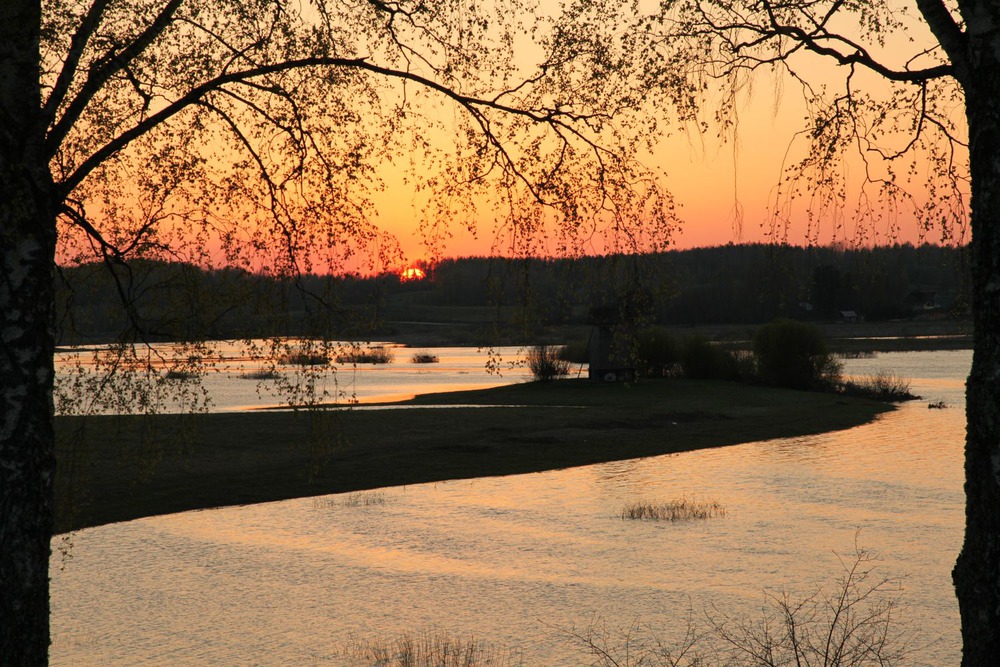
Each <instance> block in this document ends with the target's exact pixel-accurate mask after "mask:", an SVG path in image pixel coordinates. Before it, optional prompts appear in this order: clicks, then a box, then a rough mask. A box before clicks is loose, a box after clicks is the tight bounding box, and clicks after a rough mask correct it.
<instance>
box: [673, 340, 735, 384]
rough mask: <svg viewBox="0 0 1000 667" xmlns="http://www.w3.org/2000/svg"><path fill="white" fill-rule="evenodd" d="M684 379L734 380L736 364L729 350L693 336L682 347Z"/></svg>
mask: <svg viewBox="0 0 1000 667" xmlns="http://www.w3.org/2000/svg"><path fill="white" fill-rule="evenodd" d="M681 369H682V370H683V372H684V377H688V378H692V379H695V380H733V379H736V377H737V372H736V364H735V362H734V360H733V358H732V356H731V355H730V354H729V352H728V351H727V350H724V349H723V348H721V347H719V346H718V345H715V344H713V343H712V342H711V341H709V340H708V339H706V338H702V337H701V336H691V337H689V338H686V339H685V340H684V343H683V345H682V347H681Z"/></svg>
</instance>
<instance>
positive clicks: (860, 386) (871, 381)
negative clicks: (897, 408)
mask: <svg viewBox="0 0 1000 667" xmlns="http://www.w3.org/2000/svg"><path fill="white" fill-rule="evenodd" d="M842 392H843V393H845V394H848V395H850V396H864V397H865V398H874V399H876V400H879V401H886V402H890V403H893V402H897V401H912V400H914V399H917V398H920V397H919V396H916V395H914V394H913V393H911V392H910V381H909V380H907V379H906V378H903V377H900V376H898V375H896V374H895V373H893V372H891V371H888V370H885V369H880V370H877V371H875V372H874V373H872V374H871V375H868V376H866V377H863V378H859V379H855V380H848V381H847V382H844V383H843V385H842Z"/></svg>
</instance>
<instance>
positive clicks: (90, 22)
mask: <svg viewBox="0 0 1000 667" xmlns="http://www.w3.org/2000/svg"><path fill="white" fill-rule="evenodd" d="M110 2H111V0H95V2H94V4H92V5H91V6H90V11H88V12H87V15H86V16H85V17H84V18H83V20H82V21H81V22H80V27H79V28H78V29H77V31H76V33H74V35H73V39H72V40H71V41H70V47H69V53H68V54H66V62H64V63H63V67H62V70H60V71H59V78H57V79H56V83H55V86H53V87H52V92H50V93H49V97H48V99H47V100H46V101H45V105H44V106H43V107H42V118H44V119H45V127H49V126H50V125H51V124H52V120H53V119H54V118H55V116H56V111H57V110H58V109H59V105H60V104H62V103H63V100H64V99H65V98H66V93H67V92H68V91H69V87H70V85H71V84H72V83H73V78H74V77H75V76H76V72H77V68H78V67H79V66H80V58H81V57H83V52H84V50H85V49H86V48H87V42H89V41H90V38H91V37H92V36H93V34H94V29H95V28H97V26H98V25H99V24H100V22H101V16H103V14H104V10H105V9H106V8H107V6H108V4H109V3H110Z"/></svg>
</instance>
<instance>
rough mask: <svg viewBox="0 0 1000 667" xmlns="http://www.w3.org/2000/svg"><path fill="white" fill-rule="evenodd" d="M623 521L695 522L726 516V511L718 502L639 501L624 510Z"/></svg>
mask: <svg viewBox="0 0 1000 667" xmlns="http://www.w3.org/2000/svg"><path fill="white" fill-rule="evenodd" d="M621 516H622V519H631V520H636V521H670V522H676V521H695V520H698V519H714V518H717V517H724V516H726V509H725V508H724V507H723V506H722V505H721V504H719V503H718V502H717V501H714V500H708V501H698V500H688V499H687V498H680V499H678V500H671V501H669V502H647V501H637V502H633V503H629V504H628V505H626V506H625V507H624V508H623V509H622V513H621Z"/></svg>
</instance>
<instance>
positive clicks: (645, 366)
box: [635, 328, 681, 377]
mask: <svg viewBox="0 0 1000 667" xmlns="http://www.w3.org/2000/svg"><path fill="white" fill-rule="evenodd" d="M635 358H636V368H637V369H638V371H639V373H640V374H641V375H645V376H646V377H666V376H668V375H675V374H676V373H677V369H678V365H679V364H680V361H681V346H680V344H679V343H678V342H677V339H676V338H675V337H674V336H672V335H671V334H670V333H668V332H667V331H665V330H663V329H659V328H650V329H643V330H642V331H640V332H639V335H638V336H637V338H636V344H635Z"/></svg>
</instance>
